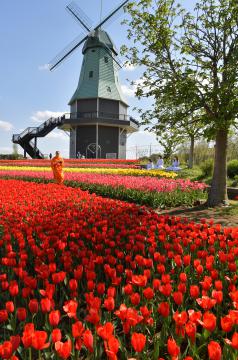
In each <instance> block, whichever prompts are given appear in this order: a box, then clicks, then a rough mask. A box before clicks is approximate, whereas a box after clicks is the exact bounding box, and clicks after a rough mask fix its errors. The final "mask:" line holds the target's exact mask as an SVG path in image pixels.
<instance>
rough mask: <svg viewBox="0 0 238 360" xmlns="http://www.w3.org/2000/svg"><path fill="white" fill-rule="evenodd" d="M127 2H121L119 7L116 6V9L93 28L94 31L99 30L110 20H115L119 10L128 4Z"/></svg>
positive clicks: (125, 0) (126, 0)
mask: <svg viewBox="0 0 238 360" xmlns="http://www.w3.org/2000/svg"><path fill="white" fill-rule="evenodd" d="M128 1H129V0H124V1H122V2H121V4H120V5H119V6H117V8H116V9H115V10H113V11H111V12H110V14H109V15H107V16H106V17H105V18H104V19H103V20H102V21H101V22H100V23H99V24H98V25H97V26H96V27H95V28H94V30H97V29H99V28H100V27H101V26H102V25H104V24H105V23H106V22H108V21H109V20H112V18H113V19H114V18H115V15H116V14H117V13H118V11H119V10H121V9H122V8H123V6H125V5H126V3H128Z"/></svg>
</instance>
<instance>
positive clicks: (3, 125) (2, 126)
mask: <svg viewBox="0 0 238 360" xmlns="http://www.w3.org/2000/svg"><path fill="white" fill-rule="evenodd" d="M12 129H13V125H12V124H11V123H10V122H8V121H1V120H0V130H3V131H11V130H12Z"/></svg>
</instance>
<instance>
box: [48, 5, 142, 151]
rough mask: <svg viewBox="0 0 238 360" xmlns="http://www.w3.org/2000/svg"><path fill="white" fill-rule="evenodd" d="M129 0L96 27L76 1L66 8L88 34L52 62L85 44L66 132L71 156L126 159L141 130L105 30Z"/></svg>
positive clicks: (51, 66) (57, 61)
mask: <svg viewBox="0 0 238 360" xmlns="http://www.w3.org/2000/svg"><path fill="white" fill-rule="evenodd" d="M127 2H128V0H124V1H122V2H121V3H120V4H119V5H118V6H117V8H116V9H114V10H113V11H111V13H110V14H108V15H107V16H106V17H104V18H103V19H101V20H100V22H99V24H98V25H96V26H95V27H92V22H91V21H90V19H89V18H88V17H87V15H86V14H85V13H84V12H83V11H82V10H81V9H80V7H79V6H78V5H77V4H76V3H75V2H72V3H70V4H69V5H68V6H67V7H66V9H67V11H68V12H69V13H70V14H71V15H72V16H73V18H74V19H75V20H76V21H77V23H78V24H79V25H80V26H81V28H82V29H83V30H84V34H80V35H79V36H78V37H77V38H76V39H75V40H74V41H73V42H72V43H71V44H70V45H69V46H67V47H66V48H65V49H64V50H63V51H62V52H61V53H59V55H57V56H56V57H55V58H54V59H53V61H52V62H51V63H50V70H54V69H55V68H56V67H57V66H59V65H60V64H61V63H62V62H63V61H64V60H66V59H67V58H68V57H69V56H70V55H71V54H72V53H73V52H74V51H75V50H76V49H78V48H79V47H80V46H81V45H83V48H82V53H83V62H82V67H81V73H80V77H79V82H78V86H77V89H76V91H75V92H74V94H73V96H72V98H71V99H70V101H69V105H70V114H69V115H68V116H65V119H64V121H63V125H62V127H61V128H62V129H64V130H69V131H70V158H75V157H76V156H77V154H81V155H84V156H86V157H95V158H98V157H102V158H106V157H115V158H124V157H125V156H126V139H127V134H129V133H132V132H135V131H137V130H138V123H137V122H136V121H135V120H134V119H132V118H131V117H130V116H128V115H127V109H128V104H127V102H126V100H125V99H124V96H123V94H122V90H121V85H120V82H119V76H118V70H119V69H120V68H121V67H122V65H121V64H120V62H119V61H118V59H117V55H118V52H117V49H116V47H115V45H114V43H113V41H112V40H111V38H110V36H109V35H108V33H107V32H106V31H105V30H103V29H102V27H103V26H105V25H106V24H108V23H109V22H110V21H112V20H113V19H114V17H115V16H116V15H117V14H118V13H119V11H120V10H122V9H123V7H124V6H125V5H126V3H127Z"/></svg>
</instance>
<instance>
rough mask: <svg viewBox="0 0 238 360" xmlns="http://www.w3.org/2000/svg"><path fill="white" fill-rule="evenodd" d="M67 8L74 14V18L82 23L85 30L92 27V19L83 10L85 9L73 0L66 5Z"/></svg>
mask: <svg viewBox="0 0 238 360" xmlns="http://www.w3.org/2000/svg"><path fill="white" fill-rule="evenodd" d="M66 10H67V11H68V12H69V13H70V14H71V15H72V16H73V18H74V19H75V20H76V21H77V23H79V24H80V25H81V27H82V28H83V30H84V31H85V30H87V31H88V32H90V31H91V29H92V20H91V19H90V18H89V17H88V16H87V15H86V14H85V13H84V12H83V10H82V9H81V8H80V7H79V6H78V5H77V4H76V3H75V2H74V1H72V2H71V3H70V4H69V5H67V6H66Z"/></svg>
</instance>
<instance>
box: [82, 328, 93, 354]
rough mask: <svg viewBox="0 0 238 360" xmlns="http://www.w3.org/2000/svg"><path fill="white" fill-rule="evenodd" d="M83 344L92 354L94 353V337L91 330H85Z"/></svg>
mask: <svg viewBox="0 0 238 360" xmlns="http://www.w3.org/2000/svg"><path fill="white" fill-rule="evenodd" d="M82 339H83V344H84V345H85V346H86V348H87V349H88V350H89V351H90V352H91V353H92V352H93V335H92V332H91V331H90V330H85V331H84V333H83V338H82Z"/></svg>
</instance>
